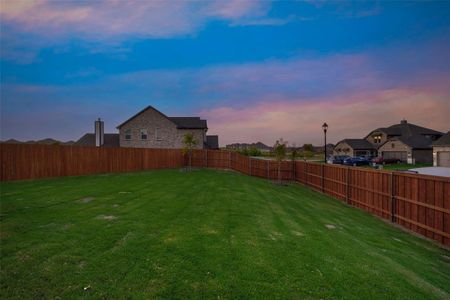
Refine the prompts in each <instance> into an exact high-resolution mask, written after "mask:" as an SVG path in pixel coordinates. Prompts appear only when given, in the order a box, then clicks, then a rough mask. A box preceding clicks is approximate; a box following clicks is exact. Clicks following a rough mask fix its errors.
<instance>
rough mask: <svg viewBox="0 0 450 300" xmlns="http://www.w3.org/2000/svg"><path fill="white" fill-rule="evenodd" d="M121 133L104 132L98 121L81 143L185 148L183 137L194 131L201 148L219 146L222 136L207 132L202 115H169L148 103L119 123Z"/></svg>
mask: <svg viewBox="0 0 450 300" xmlns="http://www.w3.org/2000/svg"><path fill="white" fill-rule="evenodd" d="M117 129H118V130H119V133H106V134H105V133H104V124H103V121H101V120H100V119H99V120H97V121H95V132H94V133H87V134H85V135H84V136H82V137H81V138H80V139H79V140H78V141H77V142H76V143H75V144H76V145H79V146H101V147H133V148H182V147H183V137H184V136H185V134H186V133H192V135H193V136H194V139H195V140H196V141H197V145H196V148H198V149H218V148H219V137H218V136H217V135H206V132H207V131H208V126H207V122H206V120H203V119H200V117H168V116H166V115H165V114H163V113H162V112H160V111H158V110H157V109H155V108H154V107H152V106H147V107H146V108H144V109H143V110H141V111H140V112H138V113H137V114H135V115H134V116H132V117H131V118H129V119H128V120H126V121H125V122H123V123H121V124H120V125H119V126H117Z"/></svg>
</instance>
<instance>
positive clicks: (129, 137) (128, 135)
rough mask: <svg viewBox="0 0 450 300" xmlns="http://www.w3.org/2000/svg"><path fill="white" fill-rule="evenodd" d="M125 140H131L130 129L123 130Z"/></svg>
mask: <svg viewBox="0 0 450 300" xmlns="http://www.w3.org/2000/svg"><path fill="white" fill-rule="evenodd" d="M125 140H127V141H129V140H131V130H130V129H127V130H125Z"/></svg>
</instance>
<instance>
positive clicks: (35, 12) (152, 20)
mask: <svg viewBox="0 0 450 300" xmlns="http://www.w3.org/2000/svg"><path fill="white" fill-rule="evenodd" d="M268 8H270V3H269V2H259V1H243V0H242V1H241V0H233V1H220V0H215V1H118V0H98V1H48V0H41V1H32V0H15V1H5V2H3V3H2V5H1V10H0V16H1V17H2V20H3V22H7V23H10V24H14V25H15V26H16V28H18V29H19V31H25V32H31V33H37V34H39V35H43V36H47V37H50V36H51V37H54V36H57V37H60V36H63V35H70V34H79V35H82V36H83V37H87V38H111V39H116V40H117V39H121V36H128V35H135V36H145V37H157V38H161V37H171V36H178V35H186V34H193V33H195V32H196V31H197V30H198V29H199V28H201V27H202V26H203V25H204V24H205V23H206V22H207V21H208V20H210V19H212V18H216V19H222V20H229V21H233V20H237V19H239V18H243V17H246V18H248V17H257V18H259V17H264V15H265V14H266V13H267V11H268Z"/></svg>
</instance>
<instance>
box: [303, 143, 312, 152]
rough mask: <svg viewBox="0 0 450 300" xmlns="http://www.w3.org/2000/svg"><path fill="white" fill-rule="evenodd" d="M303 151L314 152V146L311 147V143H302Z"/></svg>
mask: <svg viewBox="0 0 450 300" xmlns="http://www.w3.org/2000/svg"><path fill="white" fill-rule="evenodd" d="M303 151H309V152H314V147H313V145H312V144H304V145H303Z"/></svg>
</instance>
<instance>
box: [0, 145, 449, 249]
mask: <svg viewBox="0 0 450 300" xmlns="http://www.w3.org/2000/svg"><path fill="white" fill-rule="evenodd" d="M0 152H1V159H0V162H1V172H0V181H10V180H21V179H38V178H49V177H60V176H74V175H88V174H101V173H118V172H132V171H143V170H152V169H167V168H181V167H183V166H185V165H186V159H185V157H184V156H183V155H182V152H181V150H179V149H145V148H98V147H78V146H58V145H52V146H48V145H22V144H0ZM192 165H193V166H194V167H206V168H219V169H231V170H236V171H238V172H241V173H244V174H247V175H250V176H256V177H261V178H267V179H270V180H276V179H277V178H278V167H280V170H281V177H282V179H283V180H292V181H296V182H299V183H301V184H304V185H306V186H309V187H311V188H313V189H315V190H317V191H320V192H322V193H324V194H327V195H330V196H332V197H334V198H336V199H339V200H340V201H343V202H345V203H347V204H349V205H351V206H355V207H358V208H360V209H363V210H365V211H368V212H370V213H372V214H374V215H376V216H378V217H381V218H383V219H386V220H390V221H391V222H394V223H397V224H399V225H401V226H402V227H404V228H406V229H409V230H411V231H414V232H416V233H418V234H420V235H423V236H425V237H427V238H430V239H434V240H436V241H438V242H440V243H442V244H444V245H446V246H450V179H449V178H446V177H438V176H428V175H417V174H408V173H401V172H395V171H382V170H371V169H366V168H358V167H345V166H340V165H326V164H319V163H313V162H305V161H296V162H292V161H284V162H282V163H281V164H280V165H278V162H276V161H272V160H264V159H257V158H251V157H248V156H243V155H241V154H239V153H236V152H230V151H221V150H195V151H194V152H193V157H192Z"/></svg>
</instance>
